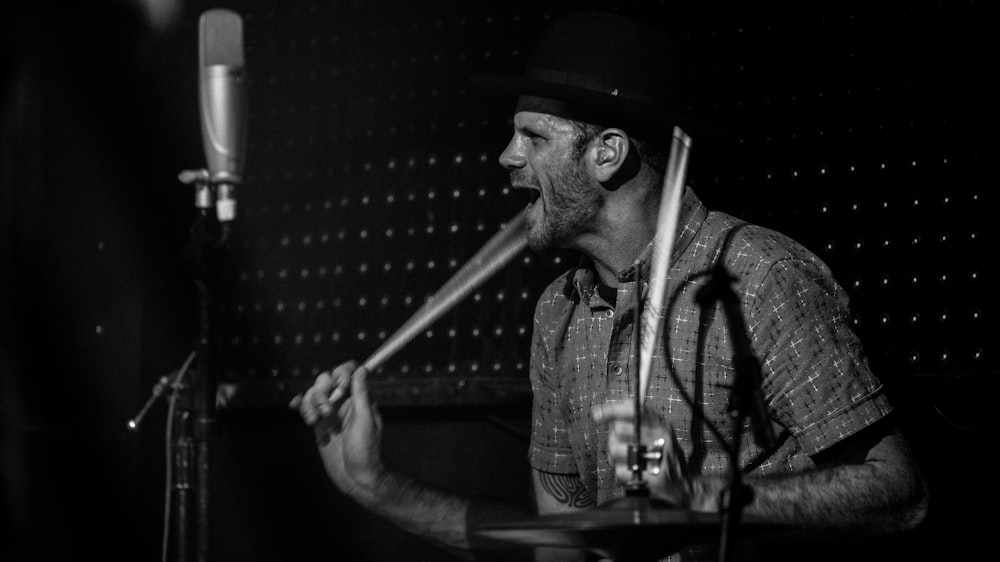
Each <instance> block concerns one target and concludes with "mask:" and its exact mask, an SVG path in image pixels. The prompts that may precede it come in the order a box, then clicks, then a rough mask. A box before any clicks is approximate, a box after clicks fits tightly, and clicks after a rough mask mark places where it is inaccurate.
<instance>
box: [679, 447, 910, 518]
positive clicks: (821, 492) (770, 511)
mask: <svg viewBox="0 0 1000 562" xmlns="http://www.w3.org/2000/svg"><path fill="white" fill-rule="evenodd" d="M887 442H891V443H887V444H888V445H891V446H889V447H883V448H881V449H879V450H878V451H877V452H876V454H874V455H872V456H871V457H870V458H868V459H866V460H865V461H864V462H858V463H847V464H840V465H836V466H829V467H826V468H817V469H815V470H811V471H807V472H803V473H799V474H791V475H779V476H771V477H766V478H747V479H746V480H745V482H744V483H745V484H747V485H748V486H749V487H751V488H752V489H753V499H752V501H751V502H750V504H749V505H748V506H747V507H746V510H745V512H746V513H748V514H752V515H756V516H760V517H763V518H765V519H768V520H774V521H781V522H789V523H794V524H797V525H801V526H803V527H806V528H812V529H826V530H831V531H850V532H861V533H864V534H879V533H888V532H895V531H902V530H906V529H911V528H913V527H915V526H916V525H917V524H918V523H919V522H920V521H921V520H922V519H923V517H924V515H925V514H926V511H927V499H926V487H925V484H924V482H923V480H922V478H921V476H920V475H919V473H918V472H917V471H916V470H914V469H913V468H912V465H911V464H910V461H909V460H908V459H907V458H906V457H907V456H908V454H907V453H906V451H905V446H904V445H902V444H900V443H899V442H897V441H896V438H895V437H889V438H888V440H887ZM727 484H728V482H727V481H725V480H724V479H722V478H710V479H701V480H699V481H697V482H696V484H695V488H696V490H695V494H694V498H693V501H692V507H693V508H695V509H704V510H715V509H718V500H717V498H718V494H719V492H720V491H722V490H723V489H725V488H726V486H727Z"/></svg>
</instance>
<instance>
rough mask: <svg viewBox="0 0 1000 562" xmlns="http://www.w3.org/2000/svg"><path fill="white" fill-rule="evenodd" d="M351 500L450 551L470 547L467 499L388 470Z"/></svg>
mask: <svg viewBox="0 0 1000 562" xmlns="http://www.w3.org/2000/svg"><path fill="white" fill-rule="evenodd" d="M351 497H352V498H353V499H354V500H355V501H357V502H358V503H359V504H361V505H362V506H363V507H365V508H367V509H369V510H370V511H372V512H373V513H376V514H378V515H379V516H381V517H384V518H385V519H387V520H389V521H391V522H392V523H394V524H395V525H397V526H398V527H400V528H402V529H403V530H405V531H408V532H410V533H413V534H415V535H418V536H420V537H423V538H425V539H427V540H430V541H431V542H434V543H436V544H438V545H440V546H443V547H446V548H448V549H452V550H459V551H468V550H469V548H470V547H469V540H468V537H467V533H466V514H467V512H468V509H469V503H470V500H469V499H468V498H463V497H461V496H458V495H456V494H451V493H448V492H445V491H442V490H436V489H434V488H430V487H428V486H424V485H423V484H421V483H419V482H417V481H415V480H412V479H410V478H408V477H406V476H404V475H401V474H398V473H394V472H391V471H388V470H383V471H381V472H380V473H379V474H378V475H376V476H373V477H371V478H370V479H368V480H367V481H366V482H359V485H358V487H357V488H355V489H354V490H353V491H352V493H351Z"/></svg>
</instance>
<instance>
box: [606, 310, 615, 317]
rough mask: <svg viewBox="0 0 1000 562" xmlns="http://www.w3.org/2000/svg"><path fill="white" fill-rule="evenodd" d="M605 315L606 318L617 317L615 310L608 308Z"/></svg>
mask: <svg viewBox="0 0 1000 562" xmlns="http://www.w3.org/2000/svg"><path fill="white" fill-rule="evenodd" d="M604 317H605V318H614V317H615V311H614V310H608V311H607V312H605V313H604Z"/></svg>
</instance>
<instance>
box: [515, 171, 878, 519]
mask: <svg viewBox="0 0 1000 562" xmlns="http://www.w3.org/2000/svg"><path fill="white" fill-rule="evenodd" d="M679 225H680V226H679V231H678V233H677V236H676V242H675V245H674V249H673V253H672V256H671V262H670V263H671V265H670V268H669V271H668V281H667V287H666V291H667V293H666V297H667V298H666V305H665V307H664V313H665V315H666V317H665V318H664V323H663V327H662V329H661V337H660V338H659V339H658V341H657V342H656V345H655V349H654V353H653V364H652V372H651V374H650V380H649V386H648V389H647V392H646V402H645V403H646V406H647V407H648V408H650V409H652V410H653V411H655V412H656V413H657V414H658V415H660V416H662V417H663V418H664V419H665V420H668V421H669V423H670V424H671V425H672V426H673V428H674V431H675V434H676V436H677V439H678V441H679V443H680V445H681V447H682V449H683V450H684V453H685V454H686V458H687V460H688V462H689V468H690V470H691V472H692V473H693V474H724V473H725V471H726V469H727V466H728V459H727V456H726V449H725V446H724V444H723V443H720V442H719V440H718V439H717V438H716V436H715V434H714V433H713V432H712V431H710V428H709V424H714V425H715V426H716V427H717V428H718V430H719V433H720V434H721V435H722V436H724V437H725V438H726V439H727V440H729V439H730V438H731V436H732V435H733V433H734V432H733V429H734V428H733V427H732V425H733V424H732V421H731V418H730V417H729V416H728V414H727V406H728V403H729V388H730V385H731V384H732V382H733V377H734V375H735V372H734V367H733V353H732V348H731V345H730V338H729V334H728V332H727V327H726V321H725V316H724V314H723V312H722V309H721V307H719V306H716V307H714V309H712V310H707V311H704V315H703V311H702V310H701V308H700V307H699V305H698V304H696V301H695V294H696V292H697V290H698V288H699V287H701V286H702V285H704V284H705V282H706V277H705V276H700V275H698V274H699V273H702V272H704V271H706V270H708V269H709V268H711V267H712V266H713V265H714V264H715V263H716V261H717V260H718V259H720V257H721V259H722V260H724V261H723V263H724V265H725V267H726V268H727V270H728V271H729V272H730V273H731V274H732V275H733V276H734V277H735V278H736V281H735V282H734V284H733V289H734V290H735V291H736V293H737V296H738V297H739V300H740V308H741V311H742V313H743V318H744V319H745V324H746V329H747V332H748V334H747V336H748V338H749V340H750V344H751V347H752V350H753V353H754V355H755V356H756V358H757V359H758V361H759V362H760V364H761V370H762V378H763V381H762V391H763V395H764V399H765V402H766V404H767V407H768V414H769V416H770V422H771V425H772V427H773V429H774V433H775V435H776V436H777V437H778V439H777V445H776V447H774V448H773V449H772V450H770V451H762V450H761V449H760V448H759V447H758V446H757V445H756V444H755V443H754V441H753V438H752V435H751V433H750V427H749V423H747V424H746V426H745V427H744V428H742V429H741V433H740V435H741V438H742V441H741V447H740V450H741V455H740V466H741V469H742V470H743V471H744V472H745V473H748V474H753V475H769V474H778V473H790V472H798V471H802V470H805V469H807V468H810V467H812V466H814V465H813V462H812V461H811V459H810V455H814V454H816V453H818V452H820V451H822V450H824V449H825V448H827V447H829V446H831V445H833V444H834V443H837V442H838V441H840V440H842V439H844V438H845V437H847V436H849V435H851V434H853V433H855V432H857V431H859V430H860V429H862V428H864V427H866V426H868V425H870V424H872V423H873V422H874V421H876V420H878V419H879V418H881V417H883V416H885V415H886V414H888V413H889V411H890V409H891V408H890V405H889V403H888V401H887V399H886V397H885V395H884V393H883V392H882V387H881V384H880V383H879V381H878V380H877V379H876V378H875V377H874V376H873V375H872V373H871V371H870V370H869V368H868V364H867V361H866V360H865V358H864V356H863V355H862V352H861V344H860V342H859V340H858V338H857V337H856V336H855V334H854V333H853V331H852V330H851V329H850V326H849V322H850V318H849V314H848V306H847V304H848V303H847V296H846V294H845V293H844V291H843V289H841V288H840V286H838V285H837V283H836V282H835V281H834V280H833V277H832V276H831V274H830V271H829V269H828V268H827V266H826V265H825V264H824V263H823V262H822V261H820V259H819V258H817V257H816V256H815V255H813V254H812V253H811V252H809V251H808V250H806V249H805V248H804V247H802V246H801V245H799V244H798V243H796V242H795V241H793V240H791V239H789V238H788V237H786V236H784V235H782V234H779V233H777V232H774V231H771V230H767V229H765V228H761V227H758V226H754V225H749V224H746V223H743V222H741V221H739V220H737V219H735V218H733V217H731V216H729V215H726V214H723V213H718V212H714V211H708V210H707V209H706V208H705V206H704V205H703V204H702V203H701V201H700V200H699V199H698V197H697V196H696V195H695V194H694V192H693V191H691V190H690V189H688V190H687V191H686V193H685V194H684V196H683V198H682V209H681V214H680V220H679ZM734 228H736V230H735V232H734V233H733V236H732V240H731V241H730V243H729V244H728V245H727V246H726V247H723V246H724V244H725V240H726V238H727V235H728V234H729V233H730V231H731V230H732V229H734ZM650 253H651V247H650V248H647V249H646V251H645V252H644V255H646V256H648V255H649V254H650ZM648 261H649V260H648V259H646V260H644V262H645V263H648ZM644 269H645V270H646V273H644V274H643V275H642V279H643V280H645V279H648V266H646V267H644ZM596 283H597V274H596V272H595V271H594V270H593V267H592V265H591V264H589V263H582V264H581V265H580V266H578V267H577V268H574V269H571V270H569V271H568V272H566V273H565V274H563V275H562V276H561V277H559V278H558V279H556V280H555V281H554V282H553V283H552V284H550V285H549V287H548V288H547V289H546V290H545V292H544V293H543V294H542V296H541V298H540V299H539V301H538V304H537V306H536V309H535V318H534V333H533V336H532V348H531V367H530V377H531V385H532V391H533V394H534V402H533V412H532V417H533V420H532V424H533V428H532V439H531V447H530V451H529V461H530V463H531V466H532V467H534V468H536V469H538V470H541V471H546V472H553V473H562V474H579V475H580V477H581V479H582V480H583V482H584V484H585V485H586V486H587V488H588V489H589V490H590V491H591V492H592V493H593V494H594V497H595V498H597V501H598V503H599V504H603V503H605V502H607V501H609V500H610V499H613V498H615V497H617V496H619V495H621V488H620V486H619V485H618V484H617V482H616V480H615V474H614V470H613V468H612V466H611V465H610V464H609V462H608V459H607V439H608V436H607V428H606V426H604V425H598V424H595V423H594V422H593V421H592V420H591V418H590V409H591V406H593V405H594V404H599V403H603V402H604V401H607V400H628V399H629V397H630V395H632V393H633V392H634V390H635V386H636V385H635V383H634V381H635V377H636V373H637V372H638V368H637V364H636V363H637V362H636V361H635V356H634V354H633V346H632V332H633V330H632V327H633V321H632V319H633V315H634V306H635V295H634V291H635V282H634V275H633V274H632V272H630V271H629V270H625V271H623V272H622V273H621V274H620V275H619V286H618V292H617V298H616V304H610V303H608V302H607V301H606V300H604V299H603V298H601V296H600V294H599V293H598V291H597V290H596ZM642 284H643V287H642V290H643V292H645V289H646V286H645V285H646V284H645V282H643V283H642ZM699 336H700V337H701V338H703V341H701V342H699ZM667 349H669V354H668V353H666V351H667ZM694 411H700V412H702V413H703V414H704V416H700V415H693V412H694Z"/></svg>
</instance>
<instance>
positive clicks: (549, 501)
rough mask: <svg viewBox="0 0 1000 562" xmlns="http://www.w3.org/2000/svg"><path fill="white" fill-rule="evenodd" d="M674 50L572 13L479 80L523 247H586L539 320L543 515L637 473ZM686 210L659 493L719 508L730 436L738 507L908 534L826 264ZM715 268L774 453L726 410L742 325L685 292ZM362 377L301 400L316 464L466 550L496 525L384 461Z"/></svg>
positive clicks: (616, 491)
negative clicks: (632, 448)
mask: <svg viewBox="0 0 1000 562" xmlns="http://www.w3.org/2000/svg"><path fill="white" fill-rule="evenodd" d="M666 45H667V42H666V39H665V38H663V36H662V35H661V34H660V33H659V32H657V31H655V30H653V29H651V28H649V27H647V26H645V25H644V24H641V23H638V22H635V21H632V20H629V19H626V18H623V17H620V16H613V15H608V14H595V13H585V14H575V15H571V16H568V17H565V18H562V19H560V20H558V21H557V22H555V23H554V24H553V26H552V27H551V28H550V29H549V31H548V32H547V33H546V34H545V35H544V36H543V37H542V38H541V40H540V41H539V43H538V44H537V46H536V47H535V49H534V51H533V52H532V56H531V57H530V59H529V61H528V64H527V69H526V71H525V74H524V76H522V77H520V78H503V77H484V78H481V79H480V85H482V86H484V87H486V88H489V89H494V90H499V91H506V92H509V93H513V94H517V95H518V96H519V97H518V104H517V108H516V111H515V114H514V133H513V137H512V138H511V140H510V143H509V144H508V146H507V148H506V149H505V150H504V151H503V153H502V154H501V155H500V163H501V164H502V165H503V166H504V167H505V168H506V169H508V170H509V171H510V178H511V184H512V185H513V186H515V187H518V188H524V189H530V190H534V191H536V192H537V193H538V196H539V198H538V200H537V201H536V202H535V203H534V204H533V205H532V208H531V210H530V213H529V215H528V225H529V227H528V228H529V242H530V245H531V247H532V248H533V249H534V250H536V251H543V250H546V249H549V248H571V249H575V250H578V251H579V252H580V253H581V254H582V255H583V256H584V258H585V259H584V261H583V262H582V263H581V265H580V266H578V267H576V268H574V269H571V270H570V271H568V272H567V273H566V274H564V275H563V276H561V277H560V278H559V279H557V280H556V281H554V282H553V283H552V284H551V285H550V286H549V287H548V288H547V289H546V290H545V291H544V293H543V294H542V296H541V298H540V299H539V302H538V305H537V307H536V311H535V325H534V334H533V344H532V356H531V366H530V378H531V383H532V390H533V394H534V404H533V423H532V427H533V435H532V440H531V446H530V453H529V460H530V464H531V468H532V480H533V483H534V488H535V492H536V493H535V496H536V501H537V509H538V512H539V513H541V514H556V513H565V512H572V511H575V510H580V509H590V508H593V507H595V506H601V505H605V504H607V503H608V502H610V501H611V500H613V499H615V498H616V497H619V496H620V495H621V494H622V484H623V483H625V482H628V481H629V479H630V478H631V472H630V470H629V466H628V464H627V458H626V456H627V445H628V443H629V440H630V439H631V433H632V423H631V422H632V416H633V413H632V409H633V407H632V401H631V400H630V396H632V395H634V394H633V393H634V392H635V386H636V385H635V382H634V381H635V373H636V372H637V366H636V361H635V357H634V353H633V351H632V350H633V345H632V334H633V323H632V322H631V318H632V317H633V311H634V302H635V298H636V297H635V291H636V290H640V291H645V290H646V287H645V285H644V284H643V286H641V287H636V282H635V273H636V271H635V269H636V267H638V268H639V269H640V273H641V278H642V279H648V275H649V272H648V263H649V261H650V260H649V257H650V253H651V241H652V239H653V237H654V234H655V232H656V227H657V215H658V209H659V202H660V197H661V189H662V188H661V186H662V183H663V174H664V167H665V157H664V154H665V153H666V149H667V147H668V146H669V139H670V133H671V129H672V126H673V125H676V124H681V125H682V126H687V125H688V122H687V121H686V120H685V118H684V117H683V116H681V115H678V114H677V113H676V112H674V111H672V109H671V107H672V106H671V101H674V100H672V98H673V97H674V93H675V90H676V79H675V76H676V71H675V69H674V65H673V64H672V63H671V62H670V61H669V60H668V59H666V58H665V57H663V56H661V54H662V53H665V52H670V51H669V49H667V48H666ZM681 206H682V208H681V211H680V219H679V227H678V231H677V236H676V242H675V246H674V250H673V255H672V256H671V264H670V271H669V274H668V285H667V291H668V293H667V297H668V300H667V302H668V305H667V306H668V307H669V309H668V311H667V314H666V322H667V324H666V325H665V326H664V330H663V333H664V337H663V338H662V341H658V342H656V348H655V350H654V352H653V373H652V374H651V378H650V383H649V387H648V391H647V398H646V402H645V408H646V411H647V414H646V415H645V417H644V432H643V435H644V437H645V438H646V439H644V441H648V442H653V441H655V440H657V439H660V440H662V441H660V442H661V443H662V444H663V445H662V452H663V460H662V467H663V468H664V470H662V471H661V472H660V473H659V474H656V475H654V474H652V472H647V473H646V477H647V480H648V482H649V487H650V488H651V490H652V492H653V494H654V495H655V496H657V497H661V498H664V499H666V500H668V501H670V502H671V503H673V504H675V505H677V506H680V507H681V508H684V509H690V510H695V511H718V510H719V507H720V498H721V497H722V496H721V495H720V493H721V492H723V491H724V490H725V489H726V486H727V479H726V473H727V469H728V466H729V459H728V458H727V449H726V447H727V443H728V441H729V440H730V438H731V437H732V436H734V435H742V436H743V439H742V441H741V446H740V450H741V454H740V457H739V466H740V470H741V473H742V474H743V478H744V481H745V482H746V483H747V484H748V485H749V486H750V488H751V489H752V498H751V499H750V501H749V503H748V504H747V505H746V507H745V513H747V514H748V515H752V516H756V517H759V518H764V519H767V520H773V521H781V522H787V523H792V524H795V525H798V526H801V527H802V528H806V529H814V530H826V531H843V532H847V533H861V534H872V533H886V532H894V531H899V530H905V529H910V528H913V527H914V526H915V525H916V524H917V523H919V522H920V521H921V519H922V518H923V516H924V514H925V511H926V496H925V487H924V484H923V481H922V479H921V476H920V474H919V472H918V471H917V469H916V467H915V465H914V463H913V461H912V459H911V456H910V454H909V453H908V450H907V446H906V444H905V443H904V441H903V440H902V438H901V437H900V435H899V434H898V433H897V432H896V430H895V429H894V428H893V427H892V425H891V419H890V416H889V414H890V412H891V406H890V405H889V403H888V401H887V399H886V397H885V395H884V394H883V393H882V387H881V385H880V384H879V382H878V381H877V379H875V377H874V376H873V375H872V374H871V373H870V371H869V370H868V367H867V363H866V361H865V359H864V358H863V357H862V356H861V353H860V344H859V342H858V340H857V338H856V337H855V336H854V334H853V333H851V331H850V329H849V327H848V323H847V322H848V314H847V309H846V298H845V296H844V293H843V291H842V290H841V289H840V288H839V287H838V286H837V285H836V283H835V282H834V281H833V280H832V277H831V275H830V272H829V271H828V270H827V268H826V266H825V265H824V264H823V263H822V262H821V261H820V260H819V259H818V258H816V257H815V256H814V255H812V254H811V253H810V252H808V251H807V250H806V249H804V248H803V247H801V246H800V245H798V244H797V243H795V242H794V241H792V240H790V239H788V238H786V237H784V236H782V235H780V234H778V233H775V232H772V231H768V230H766V229H763V228H759V227H756V226H752V225H747V224H745V223H741V222H740V221H738V220H737V219H734V218H733V217H730V216H728V215H724V214H722V213H715V212H710V211H708V210H707V209H706V208H705V207H704V206H703V205H702V204H701V202H700V201H699V200H698V198H697V196H696V195H695V194H694V192H693V191H691V190H690V189H687V190H685V192H684V195H683V199H682V202H681ZM637 258H638V260H639V261H638V262H637ZM636 263H638V264H639V265H638V266H636V265H634V264H636ZM720 264H721V265H722V266H724V267H725V269H726V270H727V271H728V272H730V273H731V274H732V275H733V276H735V278H736V284H735V290H736V292H737V294H738V296H739V300H740V309H741V311H742V314H743V317H744V318H745V324H746V328H747V330H748V332H749V333H748V334H747V336H748V338H749V340H750V342H751V344H752V352H753V353H754V355H755V356H756V357H757V358H758V359H759V360H760V361H761V363H762V369H761V371H762V373H761V374H762V378H763V380H762V385H761V392H762V394H763V396H764V399H765V402H766V407H767V412H766V415H767V423H769V424H770V427H771V429H772V430H773V432H774V434H775V435H776V440H775V442H774V443H771V444H763V445H762V444H758V443H756V442H755V441H754V440H752V439H751V438H750V431H749V430H750V428H749V427H747V428H744V427H739V428H736V427H733V425H734V424H733V423H732V418H731V417H730V416H729V414H728V412H727V405H728V398H729V388H730V387H731V386H732V383H733V380H734V376H735V374H736V373H735V371H734V368H735V364H734V360H733V352H732V346H731V342H732V341H733V340H735V339H736V338H738V337H739V336H738V334H732V333H729V332H728V331H727V327H726V319H725V317H724V315H723V314H722V313H721V311H719V310H716V308H715V307H708V306H706V307H701V306H699V305H698V303H697V302H696V297H697V295H698V293H699V289H700V288H701V287H703V286H704V285H705V283H706V282H707V279H708V276H707V275H704V274H703V273H702V272H704V271H707V270H709V269H711V268H712V267H713V266H716V265H720ZM366 378H367V373H366V372H365V370H364V369H356V365H355V364H354V363H346V364H344V365H341V366H340V367H338V368H337V369H336V370H334V371H333V373H323V374H321V375H319V376H318V377H317V379H316V381H315V383H314V385H313V386H312V388H310V389H309V390H308V391H307V392H306V393H305V395H304V396H303V397H300V398H297V399H296V400H294V401H293V405H294V406H295V407H298V408H299V409H300V411H301V414H302V416H303V418H304V419H305V421H306V423H307V424H309V425H313V426H314V427H316V431H317V436H318V440H319V442H320V453H321V456H322V459H323V462H324V464H325V467H326V469H327V472H328V474H329V475H330V477H331V478H332V479H333V481H334V482H335V484H336V485H337V486H338V487H339V488H340V489H341V490H342V491H343V492H344V493H345V494H347V495H349V496H351V497H352V498H354V499H355V500H356V501H358V502H359V503H360V504H362V505H364V506H366V507H368V508H369V509H371V510H373V511H375V512H376V513H379V514H381V515H383V516H385V517H387V518H389V519H390V520H392V521H394V522H395V523H397V524H399V525H400V526H401V527H403V528H404V529H406V530H408V531H411V532H414V533H417V534H419V535H422V536H424V537H427V538H429V539H432V540H435V541H437V542H439V543H441V544H443V545H446V546H448V547H452V548H457V549H468V548H469V547H470V542H469V540H470V539H469V537H468V535H467V533H468V530H469V527H470V525H471V524H472V523H474V522H476V521H479V520H480V518H481V517H483V514H484V513H486V514H487V515H486V516H485V517H487V518H489V517H493V516H492V515H489V513H491V511H490V509H487V508H484V507H483V506H480V505H478V504H474V503H472V502H470V501H469V500H468V499H465V498H460V497H455V496H452V495H448V494H444V493H440V492H438V491H434V490H430V489H427V488H425V487H423V486H421V485H420V484H419V483H416V482H413V481H410V480H408V479H406V478H404V477H402V476H400V475H398V474H394V473H392V472H391V471H389V470H387V469H386V468H385V467H384V466H383V465H382V464H381V462H380V458H379V431H380V421H379V418H378V414H377V412H375V411H374V410H373V408H372V406H371V404H370V402H369V400H368V393H367V385H366ZM341 426H342V427H341ZM548 554H554V555H558V554H559V552H556V553H548ZM663 554H664V555H666V554H671V553H670V552H664V553H663ZM692 555H693V554H692Z"/></svg>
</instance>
